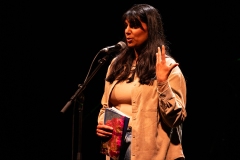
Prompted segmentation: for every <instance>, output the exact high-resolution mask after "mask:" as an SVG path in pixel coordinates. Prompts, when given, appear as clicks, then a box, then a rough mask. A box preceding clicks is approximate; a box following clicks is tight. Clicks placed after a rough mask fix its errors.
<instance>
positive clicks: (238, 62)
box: [0, 1, 240, 160]
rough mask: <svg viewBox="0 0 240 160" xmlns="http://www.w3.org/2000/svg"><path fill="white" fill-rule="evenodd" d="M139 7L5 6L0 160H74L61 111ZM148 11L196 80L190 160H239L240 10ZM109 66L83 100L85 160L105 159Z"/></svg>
mask: <svg viewBox="0 0 240 160" xmlns="http://www.w3.org/2000/svg"><path fill="white" fill-rule="evenodd" d="M134 3H139V2H128V1H121V2H97V3H96V2H92V1H89V2H84V3H83V2H82V3H80V2H64V1H62V2H60V1H56V2H47V1H38V2H36V1H34V2H30V1H15V2H14V1H11V2H10V1H1V2H0V10H1V15H0V20H1V21H0V23H1V26H0V27H1V30H0V33H1V35H0V37H1V38H0V41H1V43H0V44H1V47H0V51H1V53H0V65H1V66H0V67H1V73H0V75H1V78H0V79H1V89H0V90H1V107H0V109H1V111H0V113H1V119H2V120H1V134H2V136H1V138H0V139H1V145H2V147H1V152H2V153H1V154H0V157H1V158H0V159H4V160H13V159H25V160H27V159H31V160H48V159H51V160H55V159H59V160H69V159H71V141H72V137H71V136H72V118H71V116H72V108H69V109H68V110H67V112H66V113H65V114H64V115H62V114H60V110H61V109H62V108H63V106H64V105H65V104H66V102H67V101H68V100H69V98H70V97H71V96H72V95H73V93H74V92H75V91H76V90H77V86H78V84H81V83H83V81H84V79H85V77H86V75H87V72H88V69H89V67H90V64H91V62H92V60H93V58H94V57H95V55H96V54H97V52H98V51H99V50H100V49H102V48H104V47H106V46H109V45H114V44H116V43H117V42H118V41H120V40H121V38H122V36H123V29H122V26H121V25H122V24H121V15H122V13H123V12H124V11H126V10H127V9H128V8H129V7H131V6H132V5H133V4H134ZM143 3H148V4H151V5H153V6H155V7H156V8H157V9H159V11H160V13H161V14H162V17H163V22H164V27H165V32H166V36H167V39H168V41H170V42H171V44H170V47H171V50H172V55H173V56H174V57H175V58H176V60H177V61H178V62H179V63H180V67H181V68H182V71H183V73H184V75H185V77H186V80H187V85H188V86H187V87H188V102H187V112H188V117H187V119H186V121H185V123H184V127H183V128H184V129H183V148H184V152H185V155H186V159H187V160H189V159H228V160H229V159H236V157H239V156H240V155H239V148H240V146H239V138H238V135H239V131H238V130H239V129H238V121H239V116H238V112H237V111H238V108H239V106H240V103H239V98H240V94H239V89H240V86H239V74H240V59H239V58H240V53H239V38H240V34H239V27H240V25H239V20H240V14H239V10H238V8H239V5H238V4H237V3H233V2H229V1H228V2H224V1H223V2H221V1H219V2H215V3H214V2H208V3H203V2H202V3H198V2H188V3H187V2H180V1H179V2H151V3H150V2H149V1H146V2H143ZM102 56H103V55H99V57H97V60H99V59H100V58H101V57H102ZM108 63H109V62H107V63H106V64H105V65H104V66H102V67H101V69H100V70H99V71H98V72H97V74H96V75H95V76H94V78H93V79H92V80H91V81H90V83H89V84H88V85H87V87H86V89H85V90H84V96H85V101H84V110H83V128H82V133H83V135H82V137H83V142H82V147H83V149H82V154H83V159H84V160H86V159H99V160H101V159H104V156H103V155H101V154H99V143H100V142H99V139H98V138H97V137H96V135H95V127H96V121H97V114H98V111H99V109H100V107H101V105H100V99H101V96H102V92H103V85H104V78H105V73H106V69H107V65H108ZM96 65H97V61H96V62H95V64H94V66H93V68H94V67H96Z"/></svg>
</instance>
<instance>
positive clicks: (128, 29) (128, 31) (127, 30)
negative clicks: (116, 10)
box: [125, 26, 131, 34]
mask: <svg viewBox="0 0 240 160" xmlns="http://www.w3.org/2000/svg"><path fill="white" fill-rule="evenodd" d="M130 33H131V28H130V27H129V26H127V27H126V28H125V34H130Z"/></svg>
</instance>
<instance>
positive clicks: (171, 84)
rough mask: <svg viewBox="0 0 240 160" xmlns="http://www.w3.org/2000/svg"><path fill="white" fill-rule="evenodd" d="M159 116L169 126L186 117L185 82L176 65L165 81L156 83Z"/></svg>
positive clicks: (179, 122)
mask: <svg viewBox="0 0 240 160" xmlns="http://www.w3.org/2000/svg"><path fill="white" fill-rule="evenodd" d="M157 91H158V94H159V110H160V114H161V118H162V119H163V121H164V122H165V123H166V124H167V125H168V126H169V127H172V128H173V127H177V126H178V125H180V124H181V123H182V122H183V121H184V120H185V118H186V116H187V113H186V82H185V78H184V76H183V74H182V72H181V70H180V68H179V67H178V66H177V67H175V68H174V69H173V70H172V72H171V74H170V75H169V78H168V80H167V81H166V82H163V83H158V86H157Z"/></svg>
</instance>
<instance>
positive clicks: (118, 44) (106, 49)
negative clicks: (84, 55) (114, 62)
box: [100, 41, 126, 53]
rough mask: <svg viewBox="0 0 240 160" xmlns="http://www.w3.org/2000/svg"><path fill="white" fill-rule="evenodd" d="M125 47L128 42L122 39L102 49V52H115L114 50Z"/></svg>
mask: <svg viewBox="0 0 240 160" xmlns="http://www.w3.org/2000/svg"><path fill="white" fill-rule="evenodd" d="M125 47H126V43H124V42H123V41H120V42H118V43H117V44H115V45H113V46H108V47H105V48H103V49H101V50H100V52H106V53H110V52H114V51H120V50H122V49H124V48H125Z"/></svg>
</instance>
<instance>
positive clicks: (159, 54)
mask: <svg viewBox="0 0 240 160" xmlns="http://www.w3.org/2000/svg"><path fill="white" fill-rule="evenodd" d="M158 60H159V61H158V62H161V61H162V57H161V49H160V47H158Z"/></svg>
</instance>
